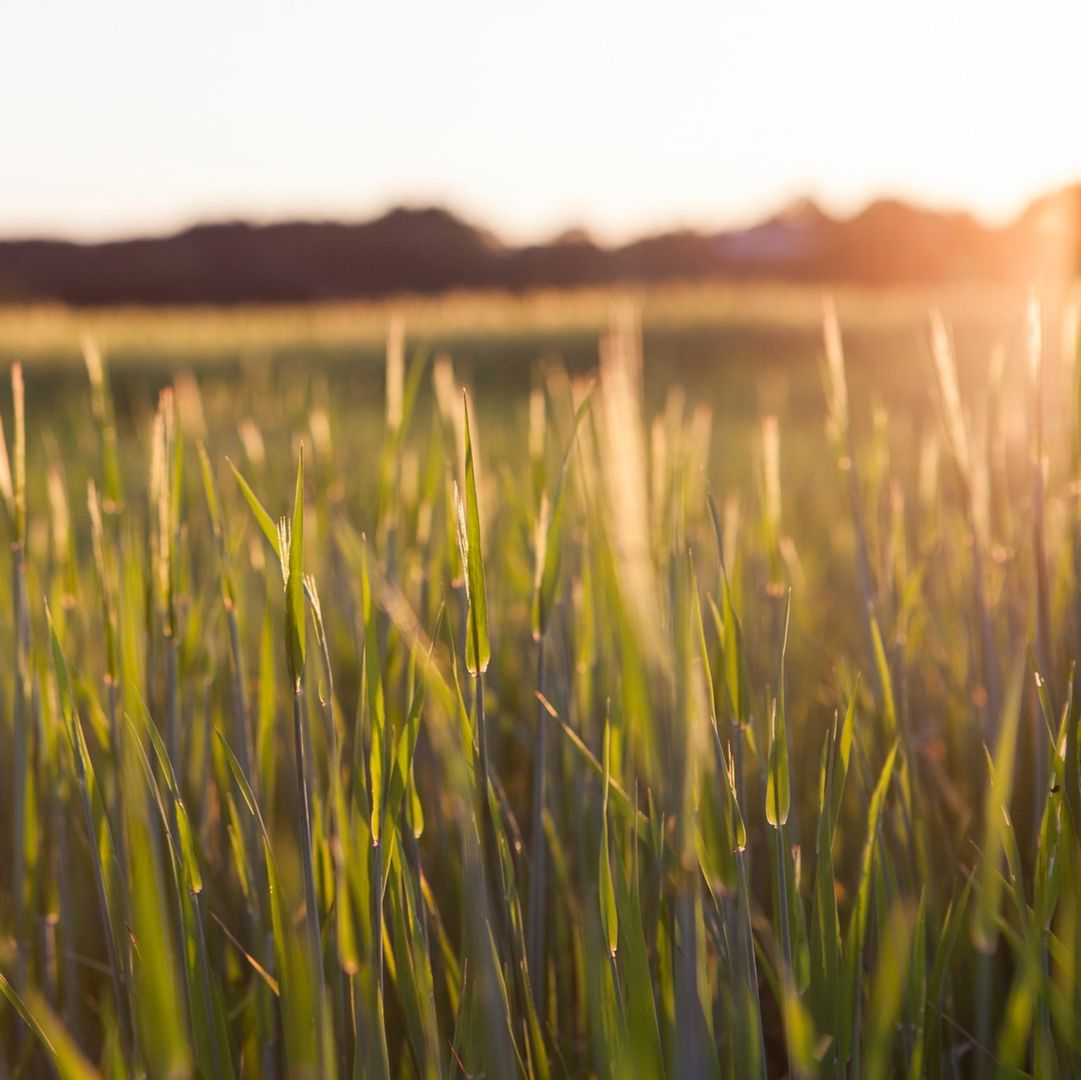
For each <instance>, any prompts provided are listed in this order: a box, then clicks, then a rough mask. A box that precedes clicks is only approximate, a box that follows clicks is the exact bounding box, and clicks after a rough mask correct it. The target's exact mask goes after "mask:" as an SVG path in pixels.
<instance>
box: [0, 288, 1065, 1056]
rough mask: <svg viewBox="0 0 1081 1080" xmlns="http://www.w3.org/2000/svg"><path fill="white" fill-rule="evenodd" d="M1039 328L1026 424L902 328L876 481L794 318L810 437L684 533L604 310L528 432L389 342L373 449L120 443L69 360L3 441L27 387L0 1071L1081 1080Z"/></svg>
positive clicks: (17, 527) (674, 494) (10, 529)
mask: <svg viewBox="0 0 1081 1080" xmlns="http://www.w3.org/2000/svg"><path fill="white" fill-rule="evenodd" d="M1043 321H1044V320H1043V319H1041V315H1040V312H1039V310H1038V309H1037V308H1035V306H1033V308H1032V310H1031V311H1030V313H1029V329H1028V332H1027V335H1026V336H1025V341H1024V344H1023V346H1022V347H1021V348H1020V349H1019V350H1017V351H1019V353H1020V354H1021V355H1020V356H1019V357H1018V360H1019V361H1026V360H1027V364H1028V374H1027V377H1026V378H1027V385H1028V386H1029V389H1030V393H1029V395H1028V399H1027V403H1026V407H1025V408H1024V409H1023V410H1021V411H1018V410H1016V409H1013V408H1011V404H1010V396H1009V395H1008V394H1006V393H1004V392H1003V389H1002V388H1003V387H1004V386H1006V385H1007V383H1006V382H1004V381H1003V379H1004V378H1005V376H1003V374H1002V373H1003V372H1004V371H1005V370H1006V367H1007V365H999V366H997V367H996V368H995V369H994V370H995V371H996V372H997V373H998V374H997V375H996V376H995V377H994V378H992V379H990V380H988V381H987V382H986V383H985V385H984V386H983V387H982V388H981V390H980V393H979V395H978V398H976V399H974V400H973V401H972V403H971V405H970V406H966V403H965V401H964V400H963V399H962V394H961V390H960V389H959V387H958V379H957V371H956V366H955V363H954V357H953V348H952V342H951V338H950V334H949V331H948V329H947V327H946V325H945V323H944V321H943V320H942V319H941V318H938V317H935V318H933V319H932V322H931V327H930V333H929V335H928V342H929V353H930V356H931V360H930V361H929V362H928V364H927V367H926V370H927V372H928V376H929V379H930V380H931V381H930V385H931V391H930V393H929V401H933V402H934V403H935V405H936V408H937V418H932V419H931V420H930V421H929V422H928V423H926V424H925V425H924V426H923V427H922V429H921V434H920V436H919V437H918V438H914V437H912V432H911V431H910V430H909V429H908V428H907V427H906V428H905V429H904V430H902V431H901V432H900V433H899V434H898V433H897V432H895V431H891V426H890V425H891V422H892V421H891V416H890V414H889V412H888V410H885V409H880V410H878V411H877V412H876V414H875V418H874V422H873V426H872V429H871V430H870V431H867V430H864V428H863V426H862V418H860V417H857V415H856V413H857V409H856V408H855V403H854V402H853V401H850V398H849V392H848V384H847V379H846V368H845V361H844V357H843V352H842V343H841V335H840V330H839V327H838V325H837V320H836V318H835V316H834V315H833V313H832V310H831V309H827V312H826V318H825V331H826V332H825V340H824V350H823V354H824V357H825V362H824V364H823V371H824V373H825V389H826V394H825V397H826V400H827V403H828V430H827V432H826V433H824V434H820V433H818V432H816V433H815V434H814V437H813V438H810V439H809V438H806V437H801V438H800V439H799V442H798V449H797V453H796V454H793V453H792V452H791V451H790V450H788V449H787V445H786V444H787V439H788V431H789V428H788V426H787V418H786V417H785V416H783V415H782V416H780V417H777V416H774V415H768V416H766V417H764V418H763V419H762V421H761V424H760V430H759V431H758V432H757V433H756V435H755V439H754V443H753V446H752V445H744V446H742V448H741V450H742V456H741V459H740V460H741V461H742V460H744V459H745V460H746V461H747V462H753V464H748V465H746V467H743V466H742V465H741V466H740V467H739V468H738V469H736V470H735V471H736V473H737V474H743V482H742V486H739V485H737V486H736V487H735V488H734V489H733V490H732V491H731V492H729V491H727V490H726V491H724V492H723V493H721V492H717V493H716V497H715V493H714V492H713V491H712V490H711V476H714V475H716V474H717V473H718V471H719V470H717V469H715V468H713V467H712V466H716V465H717V464H718V462H717V460H716V456H715V453H714V451H713V450H712V449H711V447H713V446H715V445H716V443H717V441H718V440H717V439H716V438H715V437H714V433H713V430H712V429H713V418H712V416H711V413H710V411H709V409H708V408H707V407H706V406H705V404H704V403H703V404H697V405H696V404H695V403H694V402H693V401H692V402H691V403H690V404H689V405H688V402H687V401H686V399H685V398H684V397H683V395H682V394H680V393H679V392H678V391H673V392H672V393H670V394H669V396H668V398H667V401H666V403H665V405H664V408H663V409H662V410H660V411H658V412H657V413H656V415H655V416H654V417H652V418H647V416H646V415H645V410H646V402H645V401H644V398H643V393H642V388H641V377H642V365H643V361H642V357H641V348H640V337H639V334H638V333H637V328H636V326H635V322H634V318H633V315H632V314H631V313H629V312H626V311H622V312H620V313H619V314H618V315H617V317H616V319H615V321H614V323H613V327H612V329H611V330H610V332H609V333H608V334H607V335H606V336H605V337H604V339H603V341H602V342H601V347H600V359H599V365H598V368H597V371H596V373H595V374H594V375H591V376H587V377H582V378H578V379H573V380H572V379H571V378H570V377H569V376H568V375H567V374H566V373H565V372H564V371H563V369H562V368H560V367H559V366H558V365H557V364H555V363H548V364H547V365H545V366H544V367H543V368H542V369H541V370H539V371H538V372H537V376H536V378H535V381H534V385H533V388H532V390H531V392H530V393H529V395H528V400H522V401H519V400H517V399H516V398H514V397H513V396H512V395H505V396H501V397H500V399H499V400H498V401H485V395H484V388H483V386H478V387H477V388H476V391H475V394H474V393H472V392H466V393H464V394H463V393H461V392H460V388H459V386H458V384H457V380H456V377H455V374H454V370H453V368H452V367H451V364H450V361H449V360H447V359H446V358H442V357H441V358H437V359H436V360H435V361H434V362H433V363H431V364H429V363H427V362H426V360H425V357H424V356H423V355H418V356H417V357H416V358H414V359H413V360H412V361H411V362H409V363H408V364H407V362H406V355H405V350H404V348H403V342H402V338H401V332H400V328H395V330H394V331H393V332H392V335H391V340H390V345H389V348H388V355H387V363H386V385H385V400H384V403H383V405H384V406H385V407H383V408H381V409H380V410H379V411H375V410H373V409H372V408H371V405H370V402H369V403H364V402H356V401H350V400H343V399H342V398H341V397H338V396H336V395H335V394H334V393H332V392H329V391H327V390H326V388H325V385H324V384H322V383H320V382H319V380H318V379H316V380H314V381H313V383H312V385H311V386H308V385H307V384H304V385H301V386H300V387H299V389H298V387H297V386H296V385H295V384H290V385H289V386H286V387H285V388H284V389H283V388H280V387H279V388H278V390H277V391H275V390H274V389H273V388H271V387H269V386H259V387H257V389H252V388H251V387H235V388H232V390H230V391H229V392H225V393H222V392H213V393H208V392H205V389H206V388H205V387H200V385H199V384H197V383H196V382H195V381H194V380H193V379H192V378H191V377H190V376H184V377H178V378H177V380H176V381H175V384H173V385H170V386H168V387H166V388H165V389H164V390H163V391H162V392H161V394H160V397H159V398H158V401H157V405H156V408H151V409H149V410H143V411H141V410H140V409H139V408H138V404H137V403H136V405H135V406H131V407H130V408H129V409H128V410H126V412H125V415H124V416H120V417H118V416H117V415H116V413H117V409H116V406H115V405H114V399H113V396H112V394H111V390H110V383H109V381H108V379H107V377H106V373H105V371H104V369H103V366H102V362H101V359H100V357H99V356H98V354H97V352H96V351H95V349H94V348H93V346H92V345H88V347H87V370H88V373H89V382H90V385H89V400H90V404H91V410H90V412H89V416H92V419H89V418H88V419H86V420H84V421H83V422H81V423H75V424H73V425H68V426H67V427H65V426H63V425H57V424H56V423H55V422H54V423H52V424H50V422H49V419H48V418H47V417H45V418H43V419H41V420H40V421H39V422H37V426H36V427H35V421H34V420H33V414H31V422H30V424H29V426H28V422H27V412H26V404H27V403H26V400H25V398H26V393H25V390H24V387H23V377H22V371H21V369H20V368H18V367H15V368H14V369H13V371H12V397H11V409H10V411H8V412H5V414H4V429H5V434H4V438H3V440H2V442H0V448H2V452H0V502H2V503H3V506H4V509H5V511H6V514H5V520H6V525H5V528H6V530H7V536H8V538H9V540H10V544H11V568H10V570H11V572H10V575H9V579H8V584H7V586H6V589H7V591H6V593H5V594H4V595H3V600H4V601H5V602H4V603H3V605H2V607H0V628H2V633H3V635H4V638H5V640H6V641H9V642H10V643H11V647H10V649H9V653H8V655H9V657H10V662H9V664H8V665H7V667H6V668H5V670H4V672H3V674H2V675H0V684H2V686H3V702H4V708H3V711H2V714H0V723H2V726H3V736H4V737H3V741H2V745H3V748H4V749H3V755H4V758H3V766H2V773H0V775H2V776H3V777H4V778H5V782H4V787H3V797H4V799H5V806H6V807H7V808H8V812H7V813H6V814H5V815H4V817H3V820H4V822H5V827H4V831H3V835H2V836H0V855H2V858H0V871H2V878H0V923H2V927H3V937H4V940H3V944H2V946H0V989H2V991H3V994H4V997H5V998H6V1001H7V1003H8V1004H9V1005H10V1006H11V1007H10V1009H5V1011H3V1012H0V1075H11V1076H17V1075H22V1076H37V1075H42V1074H43V1073H46V1072H48V1071H50V1070H53V1071H55V1072H58V1073H59V1074H60V1075H62V1076H65V1077H87V1076H95V1075H98V1074H99V1073H100V1074H102V1075H110V1076H128V1075H144V1074H145V1075H149V1076H185V1075H202V1076H205V1077H226V1076H231V1075H253V1076H257V1075H264V1076H274V1075H291V1076H305V1075H307V1076H329V1075H364V1076H390V1075H396V1076H399V1075H400V1076H411V1075H416V1076H425V1077H428V1076H433V1077H434V1076H451V1075H459V1074H464V1075H479V1074H483V1075H487V1076H491V1077H503V1076H513V1075H516V1074H527V1075H536V1076H549V1075H571V1076H580V1075H596V1076H636V1075H640V1076H643V1077H646V1076H650V1077H651V1076H656V1075H665V1074H668V1075H678V1076H699V1075H702V1076H705V1075H728V1076H740V1077H743V1076H755V1075H766V1074H769V1075H782V1074H785V1073H788V1074H790V1075H796V1076H807V1075H823V1076H831V1077H832V1076H842V1075H844V1076H855V1075H868V1076H871V1077H883V1076H889V1075H907V1076H913V1077H915V1076H921V1075H925V1074H926V1075H957V1074H964V1075H992V1074H997V1073H1003V1074H1023V1073H1026V1072H1027V1073H1030V1074H1032V1075H1037V1076H1041V1077H1043V1076H1055V1075H1070V1074H1077V1073H1078V1072H1081V982H1079V980H1078V977H1077V972H1078V970H1079V961H1081V884H1079V882H1081V873H1079V871H1081V847H1079V845H1078V828H1079V827H1081V774H1079V758H1078V720H1079V706H1078V704H1077V702H1076V700H1075V699H1076V695H1075V693H1074V664H1073V658H1074V657H1076V655H1077V652H1078V648H1079V629H1081V584H1079V581H1081V517H1079V516H1078V509H1077V506H1076V491H1077V487H1076V485H1077V484H1078V483H1081V434H1079V431H1081V428H1079V425H1078V416H1079V412H1078V407H1077V406H1078V396H1077V392H1076V390H1074V389H1071V390H1070V392H1069V393H1068V394H1065V393H1058V394H1055V395H1053V396H1052V395H1049V394H1047V393H1046V391H1045V389H1044V387H1045V383H1047V382H1049V377H1048V376H1046V375H1045V372H1044V363H1043V357H1044V349H1043V342H1042V335H1041V331H1042V328H1043ZM1071 325H1072V324H1071ZM1066 352H1067V354H1068V355H1072V353H1071V350H1067V351H1066ZM1070 371H1072V368H1071V369H1069V370H1065V369H1063V368H1061V367H1060V368H1058V369H1055V372H1054V375H1055V379H1056V383H1055V385H1057V386H1059V387H1060V388H1062V387H1073V386H1074V385H1075V384H1074V383H1073V382H1071V378H1072V376H1071V375H1070ZM474 397H475V398H476V400H474ZM1045 397H1046V398H1047V400H1045ZM238 410H239V411H238ZM245 410H247V411H248V412H250V414H251V415H250V416H249V415H248V414H247V412H245ZM478 410H480V412H478ZM485 410H486V411H485ZM238 416H239V421H238ZM251 417H255V418H256V419H252V418H251ZM1017 417H1021V418H1022V419H1026V420H1027V426H1024V425H1023V426H1022V428H1021V430H1020V431H1018V430H1016V424H1015V423H1014V421H1015V420H1016V419H1017ZM728 419H729V418H728V417H726V416H725V414H724V413H723V411H722V412H721V413H720V415H719V416H718V427H719V426H720V425H721V424H723V423H725V422H726V421H727V420H728ZM744 420H745V418H744ZM1011 425H1012V426H1011ZM741 430H742V429H741ZM718 434H720V435H721V437H722V438H723V433H718ZM793 458H796V460H795V461H793ZM786 460H787V461H788V462H789V466H788V467H787V468H785V467H782V463H783V462H785V461H786ZM727 465H728V467H727V469H726V470H725V471H726V472H727V474H728V475H729V476H730V475H732V472H733V469H732V463H731V461H729V462H728V463H727ZM784 477H787V479H788V481H789V482H788V483H785V482H783V478H784ZM793 478H795V479H796V481H797V485H798V486H797V488H796V489H795V490H793V489H792V484H791V480H792V479H793ZM722 495H723V497H721V496H722ZM793 510H794V511H795V512H793Z"/></svg>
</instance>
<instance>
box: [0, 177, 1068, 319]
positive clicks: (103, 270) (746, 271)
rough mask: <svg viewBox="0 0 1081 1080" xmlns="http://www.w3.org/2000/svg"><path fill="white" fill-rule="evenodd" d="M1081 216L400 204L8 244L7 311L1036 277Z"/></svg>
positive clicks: (1053, 206)
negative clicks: (687, 212)
mask: <svg viewBox="0 0 1081 1080" xmlns="http://www.w3.org/2000/svg"><path fill="white" fill-rule="evenodd" d="M1079 220H1081V185H1077V186H1074V187H1071V188H1067V189H1064V190H1062V191H1059V192H1056V193H1054V194H1052V195H1048V196H1045V197H1044V198H1041V199H1039V200H1037V201H1035V202H1034V203H1033V204H1032V205H1031V206H1029V207H1028V208H1027V209H1026V210H1025V211H1024V213H1022V214H1021V215H1020V216H1019V217H1018V218H1017V219H1016V220H1015V221H1013V222H1012V223H1010V224H1008V225H1005V226H1002V227H990V226H987V225H984V224H982V223H981V222H979V221H978V220H976V219H975V218H974V217H972V216H971V215H969V214H966V213H944V212H939V211H934V210H927V209H923V208H918V207H914V206H911V205H909V204H907V203H904V202H900V201H897V200H881V201H879V202H875V203H872V204H871V205H870V206H868V207H867V208H866V209H865V210H863V211H862V212H861V213H859V214H857V215H855V216H854V217H850V218H847V219H837V218H832V217H830V216H828V215H827V214H825V213H824V212H823V211H822V210H821V209H820V208H818V207H817V206H816V205H815V204H814V203H812V202H810V201H806V200H805V201H801V202H798V203H796V204H793V205H792V206H790V207H788V208H787V209H785V210H784V211H783V212H782V213H779V214H777V215H775V216H773V217H771V218H769V219H768V220H766V221H763V222H761V223H760V224H757V225H753V226H751V227H749V228H745V229H738V230H730V231H726V232H706V231H696V230H682V231H676V232H668V233H662V234H658V235H653V236H646V237H643V238H641V239H638V240H635V241H634V242H632V243H628V244H625V245H622V246H617V247H605V246H602V245H600V244H597V243H595V242H594V241H593V240H592V239H591V238H590V237H589V236H588V235H587V234H586V233H584V232H577V231H576V232H569V233H566V234H564V235H562V236H559V237H556V238H555V239H553V240H552V241H551V242H549V243H545V244H537V245H532V246H527V247H514V246H510V245H507V244H504V243H502V242H501V241H500V240H499V239H498V238H497V237H495V236H494V235H493V234H492V233H490V232H488V231H486V230H484V229H481V228H477V227H475V226H473V225H471V224H469V223H467V222H465V221H462V220H460V219H459V218H458V217H456V216H454V215H453V214H452V213H450V212H449V211H447V210H445V209H440V208H421V209H418V208H399V209H396V210H392V211H390V212H389V213H387V214H385V215H383V216H381V217H378V218H376V219H374V220H372V221H367V222H363V223H359V224H348V223H340V222H307V221H295V222H283V223H280V224H271V225H252V224H248V223H244V222H225V223H220V224H206V225H198V226H196V227H194V228H190V229H187V230H186V231H184V232H181V233H178V234H176V235H173V236H166V237H152V238H136V239H130V240H122V241H116V242H109V243H99V244H76V243H70V242H67V241H62V240H42V239H28V240H9V241H0V302H9V303H12V302H35V301H56V302H61V303H65V304H71V305H108V304H240V303H282V302H294V303H295V302H304V301H311V300H350V299H361V298H367V297H380V296H387V295H391V294H399V293H420V294H426V293H436V292H443V291H446V290H449V289H493V288H495V289H508V290H524V289H530V288H539V287H546V286H552V287H571V286H580V285H608V284H618V283H649V282H659V281H674V280H684V281H687V280H705V279H713V280H741V279H772V280H779V281H806V282H816V281H831V282H851V283H862V284H868V285H885V284H925V283H935V282H943V281H954V280H984V281H986V280H1004V279H1016V278H1028V279H1031V278H1033V277H1034V276H1039V275H1041V274H1046V273H1054V274H1056V275H1060V276H1061V275H1064V274H1065V275H1068V274H1072V273H1074V272H1076V271H1077V270H1078V269H1079V261H1078V254H1079V245H1078V231H1077V226H1078V222H1079Z"/></svg>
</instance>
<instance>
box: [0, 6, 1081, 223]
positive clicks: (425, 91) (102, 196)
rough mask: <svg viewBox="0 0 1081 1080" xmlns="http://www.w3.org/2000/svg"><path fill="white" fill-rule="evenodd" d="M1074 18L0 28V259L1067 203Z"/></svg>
mask: <svg viewBox="0 0 1081 1080" xmlns="http://www.w3.org/2000/svg"><path fill="white" fill-rule="evenodd" d="M1079 50H1081V3H1077V2H1076V0H1074V2H1067V0H1027V2H1025V3H1023V4H1022V3H1019V2H1007V0H983V2H970V0H936V2H934V3H930V2H926V0H910V2H906V3H904V4H902V3H898V2H897V0H887V2H882V0H813V2H811V3H805V2H802V0H801V2H797V0H738V2H737V0H714V2H713V3H689V2H685V0H670V2H668V3H665V4H659V3H650V4H646V3H637V2H633V0H578V2H577V3H563V2H559V0H551V2H545V3H532V4H531V3H523V2H508V3H476V2H471V0H443V2H435V0H390V2H385V3H381V4H374V3H367V2H362V0H354V2H353V3H330V2H327V0H310V2H307V3H303V4H301V3H299V2H298V3H280V2H274V0H263V2H259V3H256V2H254V0H216V2H214V3H209V2H206V0H189V2H187V3H184V4H165V3H162V2H160V0H143V2H141V3H131V2H124V3H117V2H112V0H94V2H93V3H87V2H85V0H34V2H32V3H31V2H27V3H19V2H17V0H0V236H5V237H14V236H31V235H50V236H70V237H73V238H76V239H82V240H90V239H101V238H110V237H117V236H123V235H128V234H133V233H143V232H155V233H160V232H167V231H170V230H173V229H176V228H179V227H183V226H185V225H188V224H190V223H192V222H195V221H206V220H214V219H220V218H224V217H247V218H252V219H255V220H273V219H280V218H286V217H317V218H328V217H342V218H346V219H351V220H359V219H363V218H366V217H370V216H372V215H374V214H376V213H379V212H381V211H383V210H385V209H387V208H388V207H390V206H393V205H397V204H399V203H407V204H412V205H428V204H441V205H447V206H449V207H450V208H451V209H453V210H455V211H456V212H458V213H461V214H462V215H464V216H466V217H467V218H469V219H470V220H473V221H475V222H477V223H479V224H482V225H486V226H488V227H490V228H492V229H494V230H495V231H496V232H497V233H499V234H500V235H502V236H504V237H506V238H507V239H509V240H513V241H518V242H521V241H529V240H539V239H544V238H547V237H549V236H551V235H553V234H555V233H557V232H559V231H561V230H563V229H566V228H570V227H585V228H588V229H589V230H590V231H591V232H593V233H594V234H595V235H597V236H598V237H600V238H602V239H607V240H619V239H624V238H626V237H629V236H631V235H634V234H639V233H642V232H647V231H654V230H658V229H663V228H669V227H676V226H684V225H690V226H707V227H712V226H724V225H736V224H742V223H746V222H749V221H752V220H754V219H757V218H759V217H761V216H763V215H766V214H769V213H771V212H773V211H775V210H777V209H778V208H779V207H780V206H782V205H783V204H785V203H787V202H789V201H791V200H792V199H795V198H797V197H799V196H803V195H810V196H812V197H814V198H816V199H817V200H819V201H820V202H821V203H822V204H823V205H824V206H825V207H826V208H827V209H829V210H832V211H833V212H837V213H851V212H854V211H855V210H858V209H859V207H860V206H862V205H863V204H864V203H866V202H867V201H869V200H870V199H872V198H875V197H878V196H882V195H892V196H900V197H904V198H909V199H912V200H914V201H919V202H921V203H925V204H929V205H933V206H941V207H950V208H961V207H965V208H970V209H972V210H974V211H975V212H977V213H978V214H979V215H980V216H982V217H984V218H985V219H987V220H991V221H1001V220H1005V219H1006V218H1007V217H1008V216H1010V215H1011V214H1013V213H1015V212H1016V211H1017V210H1018V209H1019V208H1020V207H1021V206H1022V205H1023V204H1024V203H1025V202H1026V201H1027V200H1028V199H1030V198H1031V197H1032V196H1034V195H1036V194H1039V193H1041V192H1043V191H1045V190H1048V189H1050V188H1053V187H1055V186H1058V185H1061V184H1064V183H1068V182H1071V181H1073V180H1077V179H1081V139H1079V138H1078V137H1077V131H1078V118H1077V115H1076V113H1077V106H1078V104H1079V103H1081V81H1079V80H1078V76H1077V72H1078V66H1077V65H1078V59H1077V58H1078V56H1079V55H1081V52H1079Z"/></svg>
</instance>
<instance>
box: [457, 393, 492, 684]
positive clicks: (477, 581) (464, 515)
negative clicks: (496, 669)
mask: <svg viewBox="0 0 1081 1080" xmlns="http://www.w3.org/2000/svg"><path fill="white" fill-rule="evenodd" d="M462 415H463V418H464V425H465V500H464V502H463V501H462V500H461V499H460V498H459V499H458V543H459V546H460V548H461V552H462V563H463V565H464V566H465V572H466V582H467V585H468V599H469V616H468V623H467V628H466V642H465V648H466V654H465V655H466V668H467V670H468V671H469V673H470V674H471V675H479V674H483V673H484V672H485V671H487V670H488V663H489V661H490V660H491V657H492V648H491V644H490V642H489V640H488V599H487V593H486V591H485V587H484V559H483V556H482V555H481V542H480V535H481V534H480V510H479V507H478V503H477V477H476V468H475V465H474V462H473V443H472V440H471V438H470V434H469V404H468V401H467V399H466V397H465V395H464V394H463V396H462Z"/></svg>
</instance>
